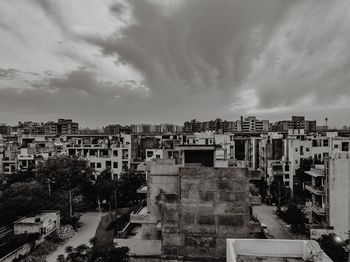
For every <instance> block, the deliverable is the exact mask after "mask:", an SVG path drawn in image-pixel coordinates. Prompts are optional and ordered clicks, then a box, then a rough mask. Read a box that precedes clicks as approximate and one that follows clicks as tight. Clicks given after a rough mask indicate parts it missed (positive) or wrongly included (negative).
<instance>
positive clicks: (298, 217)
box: [284, 203, 305, 233]
mask: <svg viewBox="0 0 350 262" xmlns="http://www.w3.org/2000/svg"><path fill="white" fill-rule="evenodd" d="M284 220H285V221H286V222H287V223H289V224H291V225H292V226H291V228H292V230H293V231H294V232H299V233H304V232H305V215H304V213H303V211H302V210H301V209H299V208H298V207H297V206H296V205H295V204H294V203H289V205H288V209H287V211H286V214H285V218H284Z"/></svg>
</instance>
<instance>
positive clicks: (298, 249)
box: [226, 239, 332, 262]
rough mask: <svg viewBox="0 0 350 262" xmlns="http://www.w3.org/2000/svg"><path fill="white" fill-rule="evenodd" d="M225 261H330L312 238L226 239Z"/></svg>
mask: <svg viewBox="0 0 350 262" xmlns="http://www.w3.org/2000/svg"><path fill="white" fill-rule="evenodd" d="M226 261H227V262H254V261H259V262H260V261H269V262H270V261H272V262H275V261H276V262H278V261H283V262H286V261H287V262H295V261H313V262H332V260H331V259H330V258H329V257H328V256H327V255H326V253H324V252H323V250H322V249H321V248H320V246H319V244H318V243H317V242H316V241H314V240H282V239H268V240H267V239H227V241H226Z"/></svg>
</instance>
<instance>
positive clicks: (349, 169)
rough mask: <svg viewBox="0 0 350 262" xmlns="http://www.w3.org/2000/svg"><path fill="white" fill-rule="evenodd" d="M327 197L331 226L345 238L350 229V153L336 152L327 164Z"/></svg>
mask: <svg viewBox="0 0 350 262" xmlns="http://www.w3.org/2000/svg"><path fill="white" fill-rule="evenodd" d="M325 187H326V190H325V199H326V202H327V205H326V211H327V217H328V221H329V226H331V227H334V232H335V233H336V234H338V235H340V236H341V237H343V239H347V238H348V237H349V235H348V232H349V231H350V154H349V153H334V154H332V157H331V158H330V159H329V162H328V163H327V164H326V180H325Z"/></svg>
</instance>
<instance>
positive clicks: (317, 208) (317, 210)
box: [311, 205, 326, 216]
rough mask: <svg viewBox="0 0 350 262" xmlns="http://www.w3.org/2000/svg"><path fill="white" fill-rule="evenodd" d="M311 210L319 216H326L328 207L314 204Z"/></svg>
mask: <svg viewBox="0 0 350 262" xmlns="http://www.w3.org/2000/svg"><path fill="white" fill-rule="evenodd" d="M311 210H312V212H314V213H316V214H317V215H319V216H325V215H326V209H324V208H322V207H320V206H316V205H313V206H312V207H311Z"/></svg>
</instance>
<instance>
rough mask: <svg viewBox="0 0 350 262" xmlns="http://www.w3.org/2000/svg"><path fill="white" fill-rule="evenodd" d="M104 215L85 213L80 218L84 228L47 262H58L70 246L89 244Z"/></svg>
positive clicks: (51, 255)
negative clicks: (58, 258)
mask: <svg viewBox="0 0 350 262" xmlns="http://www.w3.org/2000/svg"><path fill="white" fill-rule="evenodd" d="M104 215H105V213H99V212H88V213H83V214H82V216H81V218H80V222H81V224H82V226H81V227H80V228H79V230H78V232H76V233H75V235H74V236H73V237H72V238H71V239H69V240H68V241H67V242H66V243H64V244H63V245H62V246H59V247H58V249H57V250H56V251H55V252H53V253H52V254H50V255H49V256H48V257H47V258H46V261H48V262H56V259H57V256H59V255H61V254H64V253H65V248H66V247H68V246H72V247H77V246H79V245H82V244H88V243H89V240H90V239H91V238H93V237H94V236H95V233H96V229H97V226H98V224H99V222H100V220H101V217H102V216H104Z"/></svg>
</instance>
